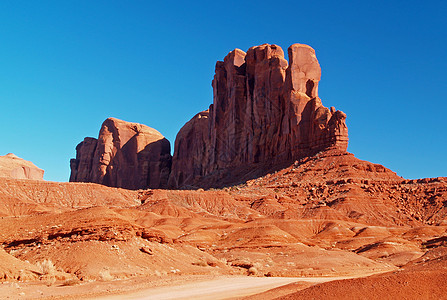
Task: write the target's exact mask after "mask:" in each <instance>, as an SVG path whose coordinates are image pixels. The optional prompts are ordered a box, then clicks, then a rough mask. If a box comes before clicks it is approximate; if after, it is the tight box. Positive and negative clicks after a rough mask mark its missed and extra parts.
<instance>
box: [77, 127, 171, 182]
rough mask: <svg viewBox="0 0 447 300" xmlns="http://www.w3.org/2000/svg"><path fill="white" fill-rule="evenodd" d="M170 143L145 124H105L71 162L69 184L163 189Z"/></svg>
mask: <svg viewBox="0 0 447 300" xmlns="http://www.w3.org/2000/svg"><path fill="white" fill-rule="evenodd" d="M170 151H171V147H170V143H169V141H168V140H167V139H166V138H164V137H163V135H162V134H161V133H160V132H158V131H157V130H155V129H153V128H150V127H148V126H146V125H142V124H138V123H130V122H126V121H122V120H119V119H115V118H108V119H107V120H105V121H104V123H103V124H102V126H101V130H100V132H99V137H98V139H95V138H91V137H87V138H85V139H84V141H83V142H81V143H80V144H78V146H77V147H76V158H75V159H72V160H71V161H70V167H71V175H70V182H94V183H99V184H103V185H106V186H111V187H121V188H126V189H142V188H165V187H166V186H167V182H168V177H169V172H170V169H171V154H170Z"/></svg>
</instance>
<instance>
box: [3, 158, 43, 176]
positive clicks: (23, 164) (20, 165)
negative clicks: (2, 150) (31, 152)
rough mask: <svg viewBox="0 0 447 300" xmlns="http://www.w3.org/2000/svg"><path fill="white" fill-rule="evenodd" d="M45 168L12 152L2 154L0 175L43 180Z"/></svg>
mask: <svg viewBox="0 0 447 300" xmlns="http://www.w3.org/2000/svg"><path fill="white" fill-rule="evenodd" d="M43 174H44V170H42V169H39V168H38V167H36V166H35V165H34V164H33V163H32V162H30V161H27V160H24V159H22V158H20V157H17V156H16V155H14V154H12V153H8V154H6V155H4V156H0V177H9V178H15V179H33V180H43Z"/></svg>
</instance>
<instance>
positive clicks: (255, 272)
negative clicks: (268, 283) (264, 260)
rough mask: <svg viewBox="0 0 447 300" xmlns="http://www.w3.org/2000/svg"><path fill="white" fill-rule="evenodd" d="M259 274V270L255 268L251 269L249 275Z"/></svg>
mask: <svg viewBox="0 0 447 300" xmlns="http://www.w3.org/2000/svg"><path fill="white" fill-rule="evenodd" d="M256 274H258V269H256V268H255V267H251V268H250V269H248V275H249V276H250V275H256Z"/></svg>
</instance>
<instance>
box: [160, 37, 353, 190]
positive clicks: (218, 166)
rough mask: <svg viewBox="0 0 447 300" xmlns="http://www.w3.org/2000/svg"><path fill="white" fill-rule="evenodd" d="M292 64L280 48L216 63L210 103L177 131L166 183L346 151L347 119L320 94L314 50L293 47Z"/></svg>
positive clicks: (234, 55)
mask: <svg viewBox="0 0 447 300" xmlns="http://www.w3.org/2000/svg"><path fill="white" fill-rule="evenodd" d="M288 55H289V63H288V62H287V60H286V59H285V58H284V52H283V50H282V49H281V48H280V47H279V46H277V45H269V44H264V45H261V46H256V47H252V48H250V49H249V50H248V51H247V53H245V52H244V51H242V50H240V49H235V50H233V51H231V52H230V53H229V54H228V55H227V56H226V57H225V59H224V61H223V62H221V61H219V62H217V63H216V69H215V75H214V80H213V82H212V86H213V95H214V96H213V98H214V99H213V104H212V105H210V107H209V109H208V110H206V111H204V112H201V113H199V114H197V115H196V116H194V117H193V118H192V120H190V121H189V122H187V123H186V124H185V126H183V128H182V129H181V130H180V131H179V133H178V134H177V137H176V140H175V147H174V156H173V165H172V170H171V175H170V179H169V184H170V186H173V187H181V186H185V185H188V184H194V183H197V182H198V180H199V179H200V178H203V177H204V176H207V175H210V174H212V173H214V174H215V173H216V171H217V172H220V173H222V172H225V170H229V169H234V168H236V167H237V168H241V167H243V166H250V165H252V166H253V165H254V164H258V163H264V162H269V163H275V162H282V161H286V160H292V159H299V158H303V157H306V156H310V155H313V154H315V153H317V152H320V151H323V150H329V149H337V150H341V151H346V149H347V146H348V129H347V127H346V123H345V119H346V115H345V114H344V113H343V112H341V111H336V110H335V108H331V109H328V108H326V107H324V106H323V105H322V103H321V99H320V98H319V97H318V82H319V80H320V76H321V69H320V65H319V63H318V60H317V58H316V56H315V51H314V49H312V48H311V47H309V46H307V45H302V44H294V45H292V46H290V47H289V49H288Z"/></svg>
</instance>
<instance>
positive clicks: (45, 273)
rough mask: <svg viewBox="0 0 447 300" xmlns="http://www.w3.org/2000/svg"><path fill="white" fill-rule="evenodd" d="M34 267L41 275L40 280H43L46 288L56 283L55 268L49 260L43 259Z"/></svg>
mask: <svg viewBox="0 0 447 300" xmlns="http://www.w3.org/2000/svg"><path fill="white" fill-rule="evenodd" d="M36 266H37V269H38V270H39V273H40V275H41V276H40V280H45V281H46V284H47V285H48V286H51V285H53V284H54V283H55V282H56V267H55V266H54V264H53V262H52V261H51V260H49V259H45V260H44V261H39V262H38V263H37V264H36Z"/></svg>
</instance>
